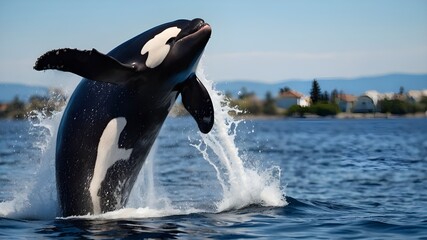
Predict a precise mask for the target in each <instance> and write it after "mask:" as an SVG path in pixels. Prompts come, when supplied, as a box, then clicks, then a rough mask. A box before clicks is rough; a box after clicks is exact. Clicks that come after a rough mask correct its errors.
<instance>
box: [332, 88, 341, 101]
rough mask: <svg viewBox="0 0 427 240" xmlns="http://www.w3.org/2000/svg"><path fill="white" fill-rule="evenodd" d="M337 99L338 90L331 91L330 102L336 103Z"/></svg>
mask: <svg viewBox="0 0 427 240" xmlns="http://www.w3.org/2000/svg"><path fill="white" fill-rule="evenodd" d="M338 97H339V95H338V90H337V89H334V90H332V93H331V99H330V102H331V103H338Z"/></svg>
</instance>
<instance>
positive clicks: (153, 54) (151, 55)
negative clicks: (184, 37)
mask: <svg viewBox="0 0 427 240" xmlns="http://www.w3.org/2000/svg"><path fill="white" fill-rule="evenodd" d="M180 32H181V29H180V28H178V27H170V28H167V29H165V30H163V31H162V32H161V33H159V34H157V35H155V36H154V37H153V38H152V39H150V40H148V41H147V42H146V43H145V44H144V46H143V47H142V49H141V55H144V54H146V53H148V57H147V60H146V62H145V65H146V66H147V67H149V68H155V67H157V66H159V65H160V64H161V63H162V62H163V60H164V59H165V58H166V56H167V55H168V53H169V50H170V48H171V45H170V44H168V43H171V42H170V41H173V40H174V39H175V38H176V36H178V34H179V33H180Z"/></svg>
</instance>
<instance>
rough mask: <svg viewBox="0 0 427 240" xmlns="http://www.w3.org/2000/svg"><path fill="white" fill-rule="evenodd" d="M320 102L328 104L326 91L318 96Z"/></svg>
mask: <svg viewBox="0 0 427 240" xmlns="http://www.w3.org/2000/svg"><path fill="white" fill-rule="evenodd" d="M320 100H321V101H322V102H329V93H328V91H324V92H323V94H322V95H321V96H320Z"/></svg>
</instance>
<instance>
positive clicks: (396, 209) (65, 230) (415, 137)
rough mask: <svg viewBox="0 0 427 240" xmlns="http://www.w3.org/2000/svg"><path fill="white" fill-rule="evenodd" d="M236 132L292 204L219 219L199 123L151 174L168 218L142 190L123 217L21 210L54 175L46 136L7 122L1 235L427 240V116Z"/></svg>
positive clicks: (2, 136) (167, 139) (181, 129)
mask: <svg viewBox="0 0 427 240" xmlns="http://www.w3.org/2000/svg"><path fill="white" fill-rule="evenodd" d="M237 130H238V131H237V135H236V144H237V146H236V147H237V148H238V149H236V150H238V152H239V155H240V156H241V158H242V159H243V160H244V163H245V165H246V166H248V167H249V168H252V169H267V170H268V169H273V170H272V171H271V172H275V171H277V172H278V173H277V174H279V175H280V185H281V188H282V190H283V193H284V194H285V195H286V201H287V203H288V205H286V206H282V207H277V206H276V207H273V206H269V205H268V204H252V205H249V206H246V207H243V208H237V209H236V208H233V209H229V210H224V211H218V202H219V201H220V200H221V199H223V192H222V188H221V185H220V183H219V181H218V178H217V175H216V172H215V170H214V169H213V167H212V166H211V165H210V164H209V163H208V162H207V161H206V160H205V159H204V158H203V156H202V154H201V152H199V150H197V149H196V148H195V147H194V146H191V145H197V142H198V141H199V140H198V139H199V138H200V137H199V135H198V134H197V130H196V125H195V123H194V122H193V120H192V119H191V118H169V119H168V120H167V121H166V124H165V125H164V127H163V129H162V131H161V133H160V136H159V137H158V141H157V145H156V151H155V154H154V156H153V161H152V166H151V167H152V171H151V173H152V174H153V179H152V180H153V181H154V182H155V184H154V185H153V186H154V187H155V189H154V190H153V189H152V190H151V191H154V192H155V193H156V196H158V198H157V199H155V200H156V201H158V202H159V203H164V207H162V205H161V204H160V207H159V208H157V209H156V210H157V211H159V213H158V214H157V213H155V214H153V212H152V210H151V212H150V209H148V210H147V216H148V217H144V216H145V215H144V214H145V212H144V211H145V210H146V209H144V208H141V206H138V204H140V203H141V201H140V200H138V194H139V193H138V192H137V193H134V194H133V195H134V196H133V197H134V199H133V200H132V199H131V201H130V203H129V204H130V206H129V208H127V209H124V211H122V212H120V211H117V212H115V213H113V214H111V215H108V214H106V215H103V216H101V217H95V218H91V217H90V216H87V217H75V218H67V219H63V218H60V217H58V216H57V215H55V214H56V212H57V209H55V208H57V205H55V200H52V201H51V202H49V201H48V202H45V200H43V199H45V198H44V196H42V197H40V198H37V197H31V198H30V200H28V201H29V202H30V206H32V208H33V210H34V211H33V212H32V213H28V211H27V212H25V213H20V212H19V211H13V209H17V208H19V207H20V206H19V204H20V203H18V202H17V201H16V199H20V198H22V195H25V193H26V192H28V191H30V190H29V188H30V187H29V186H32V185H31V183H33V182H34V181H36V180H37V179H40V178H44V177H45V176H46V178H51V177H52V176H53V174H52V173H51V172H49V171H41V170H40V169H41V168H42V167H40V165H42V163H43V161H45V160H44V159H43V158H44V157H43V155H44V156H46V154H47V155H48V156H49V153H46V151H48V150H43V147H42V148H40V146H44V144H45V143H44V141H45V138H44V137H43V136H44V134H45V131H46V130H45V129H43V128H41V127H36V126H33V125H32V124H30V123H28V122H26V121H0V202H1V203H0V238H5V239H8V238H11V237H15V238H50V237H71V238H82V237H83V238H127V237H129V238H131V237H137V238H188V239H194V238H218V239H229V238H249V237H250V238H258V237H259V238H271V239H273V238H277V237H281V238H285V237H286V238H306V239H337V238H339V239H341V238H350V239H355V238H377V239H408V238H412V239H414V238H415V239H423V238H424V239H427V119H371V120H368V119H364V120H336V119H315V120H305V119H287V120H253V121H245V122H242V123H241V124H240V125H239V126H238V129H237ZM52 156H53V155H52ZM279 168H280V171H279ZM43 174H44V175H43ZM37 181H39V180H37ZM42 183H43V182H42ZM44 184H45V185H47V186H45V187H46V188H44V187H43V186H38V187H39V188H40V191H38V192H39V194H51V195H52V196H50V197H49V198H48V199H55V197H56V193H55V192H54V191H55V190H54V189H55V187H54V186H55V184H54V182H52V181H51V180H49V179H48V180H47V181H46V182H44ZM49 191H50V192H49ZM147 191H148V190H147ZM36 192H37V191H36ZM141 192H143V190H141ZM235 194H239V192H238V191H237V190H236V192H235ZM37 199H41V200H39V201H38V200H37ZM28 201H27V202H28ZM171 206H172V209H171ZM129 211H131V213H129ZM132 211H134V212H137V211H138V214H135V213H134V212H132ZM10 212H13V213H10ZM44 212H50V213H49V214H43V213H44ZM52 214H53V215H52ZM51 215H52V216H51Z"/></svg>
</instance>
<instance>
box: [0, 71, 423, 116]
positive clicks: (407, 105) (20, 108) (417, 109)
mask: <svg viewBox="0 0 427 240" xmlns="http://www.w3.org/2000/svg"><path fill="white" fill-rule="evenodd" d="M409 92H411V91H409ZM409 92H406V93H405V91H404V89H403V87H401V88H400V89H399V91H398V92H396V93H389V94H384V96H385V97H382V98H379V99H375V96H374V97H371V98H369V97H368V96H367V94H365V95H361V96H359V97H356V96H351V95H347V94H344V93H343V92H342V91H338V90H336V89H334V90H332V91H331V93H330V94H329V93H328V92H327V91H324V92H322V91H321V90H320V86H319V84H318V82H317V81H316V79H314V80H313V82H312V88H311V91H310V96H309V97H304V96H303V95H302V94H300V93H298V92H296V91H293V90H292V89H290V88H288V87H286V86H285V87H284V88H281V89H279V90H278V95H277V97H273V94H272V93H271V92H267V93H266V95H265V98H264V99H263V100H260V99H259V98H258V97H257V96H256V95H255V93H253V92H248V91H247V90H246V89H245V88H242V90H241V91H239V94H238V96H237V98H234V97H233V96H232V94H230V93H226V97H227V99H228V102H229V104H230V106H231V107H232V108H233V109H236V111H231V112H230V114H232V115H234V116H235V117H236V118H239V119H248V120H250V119H284V118H307V119H314V118H336V119H371V118H402V117H405V118H427V95H426V94H425V92H427V90H423V91H419V92H422V93H423V94H421V95H420V96H419V97H418V98H417V99H414V98H413V97H412V96H411V94H409ZM66 99H67V97H66V95H65V94H64V93H63V91H62V90H61V89H51V90H50V91H49V93H48V95H47V96H40V95H34V96H31V97H30V98H29V100H28V101H27V102H24V101H22V100H20V99H19V98H18V97H17V96H16V97H15V98H14V99H13V100H12V101H10V102H7V103H4V102H3V103H2V102H0V119H27V118H29V119H31V118H33V117H35V116H40V114H41V115H42V116H43V117H50V116H51V115H52V114H53V113H54V112H58V111H61V110H62V109H63V107H64V106H65V104H66ZM359 99H361V100H360V101H361V102H362V103H363V106H364V107H366V106H365V104H367V105H369V104H370V105H372V106H371V107H372V108H364V109H362V110H363V111H360V110H358V111H356V110H357V109H356V105H357V104H358V101H359ZM366 99H369V101H368V102H366ZM374 99H375V101H374ZM362 100H363V101H362ZM343 104H344V107H343ZM343 108H344V109H343ZM187 115H189V113H188V112H187V111H186V110H185V108H184V106H183V105H182V103H179V102H177V103H176V104H175V105H174V107H173V108H172V110H171V113H170V116H171V117H180V116H187Z"/></svg>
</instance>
